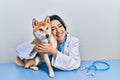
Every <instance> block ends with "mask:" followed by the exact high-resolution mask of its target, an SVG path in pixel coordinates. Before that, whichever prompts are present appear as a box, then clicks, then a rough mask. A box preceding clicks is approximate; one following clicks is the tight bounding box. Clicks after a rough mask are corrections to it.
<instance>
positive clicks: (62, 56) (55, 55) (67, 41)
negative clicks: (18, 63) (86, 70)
mask: <svg viewBox="0 0 120 80" xmlns="http://www.w3.org/2000/svg"><path fill="white" fill-rule="evenodd" d="M49 18H50V23H51V25H52V33H53V35H54V36H55V37H56V39H57V43H58V48H57V49H55V48H53V47H52V46H51V45H50V44H41V45H39V46H34V45H33V44H31V43H30V42H26V43H23V44H21V45H19V46H18V47H17V50H16V52H17V53H29V54H31V52H32V51H33V50H34V51H35V52H34V53H32V55H26V56H24V57H26V58H32V57H34V56H35V55H36V52H47V53H49V54H50V55H52V56H50V58H51V64H52V66H54V67H55V68H58V69H61V70H74V69H77V68H78V67H79V66H80V61H81V60H80V52H79V48H80V45H79V39H78V38H76V37H73V36H71V35H70V34H69V33H68V32H67V28H66V26H65V24H64V21H63V20H62V19H61V18H60V17H59V16H58V15H51V16H49Z"/></svg>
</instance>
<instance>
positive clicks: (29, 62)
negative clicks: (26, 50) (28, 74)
mask: <svg viewBox="0 0 120 80" xmlns="http://www.w3.org/2000/svg"><path fill="white" fill-rule="evenodd" d="M24 67H25V68H30V69H33V70H38V67H37V66H36V57H35V58H34V59H30V60H25V66H24Z"/></svg>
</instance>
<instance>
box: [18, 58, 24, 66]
mask: <svg viewBox="0 0 120 80" xmlns="http://www.w3.org/2000/svg"><path fill="white" fill-rule="evenodd" d="M16 64H17V65H18V66H24V62H23V61H22V60H21V59H20V58H19V57H18V56H17V57H16Z"/></svg>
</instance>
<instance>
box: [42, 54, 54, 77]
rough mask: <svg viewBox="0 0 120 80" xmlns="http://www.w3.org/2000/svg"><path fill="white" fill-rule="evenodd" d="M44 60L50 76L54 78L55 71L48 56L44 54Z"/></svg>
mask: <svg viewBox="0 0 120 80" xmlns="http://www.w3.org/2000/svg"><path fill="white" fill-rule="evenodd" d="M43 58H44V61H45V63H46V64H47V67H48V70H49V76H50V77H54V71H53V69H52V66H51V64H50V60H49V57H48V54H43Z"/></svg>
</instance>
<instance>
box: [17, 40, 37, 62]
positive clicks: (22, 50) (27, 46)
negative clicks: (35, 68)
mask: <svg viewBox="0 0 120 80" xmlns="http://www.w3.org/2000/svg"><path fill="white" fill-rule="evenodd" d="M34 46H35V45H33V44H32V43H31V42H24V43H22V44H20V45H18V47H17V49H16V53H17V55H18V56H19V57H20V59H21V60H23V59H32V58H34V57H35V55H36V54H37V52H34V53H31V52H32V50H33V48H34Z"/></svg>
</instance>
